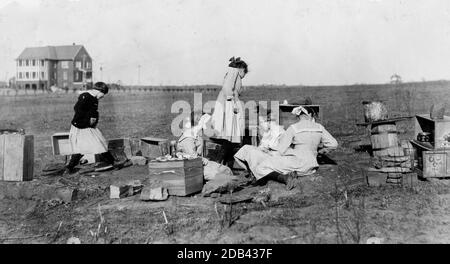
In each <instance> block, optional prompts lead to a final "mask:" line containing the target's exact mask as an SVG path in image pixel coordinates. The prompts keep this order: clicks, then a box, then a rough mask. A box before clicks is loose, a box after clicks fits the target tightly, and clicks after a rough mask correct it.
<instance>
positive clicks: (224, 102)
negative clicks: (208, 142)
mask: <svg viewBox="0 0 450 264" xmlns="http://www.w3.org/2000/svg"><path fill="white" fill-rule="evenodd" d="M242 74H243V70H242V69H237V68H232V67H228V72H227V73H226V75H225V78H224V82H223V86H222V90H221V91H220V93H219V95H218V96H217V100H216V104H215V106H214V112H213V114H212V118H211V120H212V126H213V129H214V131H215V136H216V137H217V138H221V139H226V140H228V141H230V142H233V143H241V142H242V136H243V135H244V128H245V120H244V110H243V104H242V102H241V101H240V100H239V93H240V92H241V88H242V76H243V75H242ZM235 108H237V109H238V111H237V113H235V111H234V109H235Z"/></svg>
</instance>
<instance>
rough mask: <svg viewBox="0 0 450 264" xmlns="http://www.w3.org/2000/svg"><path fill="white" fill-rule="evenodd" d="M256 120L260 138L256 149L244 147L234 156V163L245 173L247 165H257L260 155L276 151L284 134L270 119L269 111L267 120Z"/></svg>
mask: <svg viewBox="0 0 450 264" xmlns="http://www.w3.org/2000/svg"><path fill="white" fill-rule="evenodd" d="M258 119H259V129H258V134H259V136H260V137H261V139H260V143H259V145H258V146H257V147H256V146H252V145H244V146H242V147H241V148H240V149H239V151H238V152H237V153H236V154H235V155H234V159H235V161H236V163H238V164H239V165H240V166H241V167H242V168H246V169H247V173H249V172H250V167H249V166H248V164H257V163H258V162H259V160H260V159H261V155H260V154H261V153H269V152H273V151H276V150H275V148H276V147H277V146H278V143H279V140H280V138H281V136H282V135H283V134H284V133H285V130H284V128H283V127H282V126H280V125H279V124H277V123H276V122H275V121H273V120H272V119H271V116H270V111H268V113H267V118H263V117H262V116H259V117H258ZM264 156H265V155H264ZM246 176H248V174H246Z"/></svg>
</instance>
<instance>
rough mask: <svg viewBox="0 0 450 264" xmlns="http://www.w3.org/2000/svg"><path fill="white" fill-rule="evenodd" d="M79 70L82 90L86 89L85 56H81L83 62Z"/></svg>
mask: <svg viewBox="0 0 450 264" xmlns="http://www.w3.org/2000/svg"><path fill="white" fill-rule="evenodd" d="M80 70H81V72H82V76H81V78H83V88H84V89H87V87H86V54H83V62H82V64H81V68H80Z"/></svg>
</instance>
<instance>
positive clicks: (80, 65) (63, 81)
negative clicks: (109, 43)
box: [16, 44, 92, 90]
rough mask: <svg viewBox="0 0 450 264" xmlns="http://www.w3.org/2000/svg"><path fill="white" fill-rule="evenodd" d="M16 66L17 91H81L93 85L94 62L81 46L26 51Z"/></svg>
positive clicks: (49, 47) (37, 48)
mask: <svg viewBox="0 0 450 264" xmlns="http://www.w3.org/2000/svg"><path fill="white" fill-rule="evenodd" d="M16 65H17V67H16V69H17V70H16V87H17V88H23V89H34V90H36V89H42V90H46V89H50V87H52V86H56V87H59V88H63V89H81V88H83V87H84V86H85V85H88V84H91V83H92V58H91V56H89V54H88V52H87V51H86V49H85V48H84V47H83V46H82V45H75V44H73V45H68V46H46V47H33V48H25V50H24V51H22V53H21V54H20V55H19V57H18V58H17V59H16Z"/></svg>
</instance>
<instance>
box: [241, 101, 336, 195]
mask: <svg viewBox="0 0 450 264" xmlns="http://www.w3.org/2000/svg"><path fill="white" fill-rule="evenodd" d="M292 114H294V115H296V116H297V117H298V122H296V123H295V124H293V125H291V126H289V128H288V129H287V130H286V132H285V133H284V134H283V135H282V137H281V138H280V141H279V143H278V144H277V146H275V147H274V150H275V151H270V152H264V151H253V152H252V153H251V155H244V154H245V153H246V152H238V153H236V155H235V156H234V157H235V159H236V161H237V162H240V163H244V164H245V165H246V166H247V168H248V169H249V170H250V171H251V172H252V174H253V176H254V177H255V180H256V181H260V180H261V179H263V178H264V179H265V180H268V179H271V180H275V181H278V182H282V183H285V184H286V185H287V188H288V189H289V190H290V189H292V188H294V187H295V179H296V178H297V176H306V175H310V174H313V173H315V172H316V170H317V168H318V167H319V164H318V163H317V153H318V148H319V146H320V145H322V146H323V148H322V149H321V150H320V153H325V152H328V151H329V150H331V149H335V148H337V146H338V143H337V141H336V139H334V137H333V136H332V135H331V134H330V133H329V132H328V131H327V130H326V129H325V128H324V127H323V126H322V125H321V124H319V123H316V122H315V121H314V120H313V117H312V116H311V115H310V113H309V112H308V111H307V110H306V109H305V108H304V107H302V106H299V107H296V108H294V109H293V110H292ZM291 146H292V147H291ZM248 157H250V158H248Z"/></svg>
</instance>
